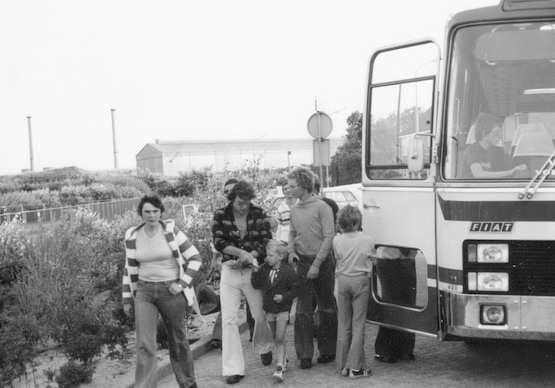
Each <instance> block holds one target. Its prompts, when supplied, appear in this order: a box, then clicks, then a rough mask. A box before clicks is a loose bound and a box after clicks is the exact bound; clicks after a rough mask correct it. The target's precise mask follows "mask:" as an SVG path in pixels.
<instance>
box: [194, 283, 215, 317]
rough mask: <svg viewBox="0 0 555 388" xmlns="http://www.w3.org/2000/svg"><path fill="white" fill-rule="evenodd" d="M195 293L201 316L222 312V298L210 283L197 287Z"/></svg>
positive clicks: (200, 284)
mask: <svg viewBox="0 0 555 388" xmlns="http://www.w3.org/2000/svg"><path fill="white" fill-rule="evenodd" d="M195 293H196V295H197V300H198V304H199V310H200V314H201V315H207V314H212V313H216V312H218V311H220V310H221V305H220V296H219V295H218V294H217V293H216V291H215V290H214V287H213V286H212V285H211V284H208V282H206V281H204V282H202V283H199V284H198V285H197V286H196V287H195Z"/></svg>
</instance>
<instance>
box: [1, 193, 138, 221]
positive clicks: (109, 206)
mask: <svg viewBox="0 0 555 388" xmlns="http://www.w3.org/2000/svg"><path fill="white" fill-rule="evenodd" d="M139 200H140V199H139V198H133V199H125V200H121V201H111V202H94V203H87V204H81V205H75V206H64V207H57V208H44V209H37V210H22V211H20V212H13V213H6V212H4V211H3V209H2V208H1V207H0V224H1V223H3V222H10V221H11V220H13V219H14V218H16V217H19V218H20V219H22V220H23V222H26V223H29V224H32V223H39V222H52V221H56V220H58V219H60V217H62V216H63V215H64V214H66V213H68V212H74V211H76V210H77V209H79V208H82V207H88V208H89V209H91V211H93V212H95V213H97V214H98V216H99V217H100V218H103V219H105V220H108V221H113V220H114V219H115V218H116V216H119V215H122V214H124V213H126V212H127V211H129V210H135V209H136V208H137V205H138V204H139Z"/></svg>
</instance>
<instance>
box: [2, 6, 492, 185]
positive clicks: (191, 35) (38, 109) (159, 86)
mask: <svg viewBox="0 0 555 388" xmlns="http://www.w3.org/2000/svg"><path fill="white" fill-rule="evenodd" d="M495 2H496V1H495V0H421V1H414V0H397V1H395V0H388V1H377V0H306V1H305V0H279V1H275V0H203V1H190V0H159V1H144V0H48V1H44V0H42V1H41V0H2V1H1V2H0V50H1V52H2V60H1V61H0V85H1V88H0V175H3V174H15V173H19V172H20V171H21V170H22V169H26V168H30V166H31V162H30V147H29V131H28V124H29V120H28V119H27V117H28V116H31V119H30V123H31V128H32V143H33V159H34V166H35V170H37V171H38V170H42V169H43V168H45V167H64V166H77V167H80V168H84V169H87V170H105V169H111V168H113V167H114V147H113V140H112V118H111V111H110V110H111V109H115V112H114V117H115V128H116V144H117V146H116V149H117V151H118V167H119V168H133V167H135V156H136V154H137V153H138V152H139V151H140V150H141V149H142V147H144V146H145V145H146V144H147V143H151V142H154V141H155V140H156V139H160V141H172V140H217V139H261V138H263V139H276V138H307V137H309V136H310V135H309V134H308V132H307V129H306V123H307V120H308V118H309V117H310V115H312V114H313V113H314V111H315V102H316V101H317V104H318V108H319V110H321V111H324V112H326V113H328V114H330V116H331V118H332V120H333V125H334V129H333V132H332V134H331V137H341V136H343V135H344V134H345V127H346V122H345V120H346V118H347V116H348V115H349V114H350V113H352V112H353V111H355V110H359V111H362V110H363V103H364V93H365V85H364V84H365V81H366V69H367V66H368V59H369V57H370V55H371V53H372V52H373V51H374V50H375V49H376V48H378V47H381V46H384V45H389V44H393V43H397V42H400V41H407V40H413V39H416V38H420V37H434V38H436V39H437V40H438V41H439V42H440V43H442V41H443V29H444V27H445V23H446V21H447V19H448V17H449V15H450V14H451V13H453V12H456V11H458V10H460V9H463V8H470V7H472V6H475V5H479V4H484V5H487V4H491V3H495Z"/></svg>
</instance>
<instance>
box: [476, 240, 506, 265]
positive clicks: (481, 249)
mask: <svg viewBox="0 0 555 388" xmlns="http://www.w3.org/2000/svg"><path fill="white" fill-rule="evenodd" d="M477 248H478V249H477V259H478V263H508V262H509V245H508V244H478V247H477Z"/></svg>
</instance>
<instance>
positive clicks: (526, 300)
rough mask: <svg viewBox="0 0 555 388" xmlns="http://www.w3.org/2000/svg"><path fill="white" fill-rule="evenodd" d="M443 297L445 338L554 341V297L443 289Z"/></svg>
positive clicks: (442, 309) (442, 315) (442, 313)
mask: <svg viewBox="0 0 555 388" xmlns="http://www.w3.org/2000/svg"><path fill="white" fill-rule="evenodd" d="M440 299H441V300H440V303H441V317H442V331H443V336H444V339H449V337H456V338H463V339H464V338H492V339H514V340H543V341H555V297H547V296H519V295H516V296H514V295H476V294H457V293H452V292H449V291H442V292H441V296H440Z"/></svg>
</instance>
